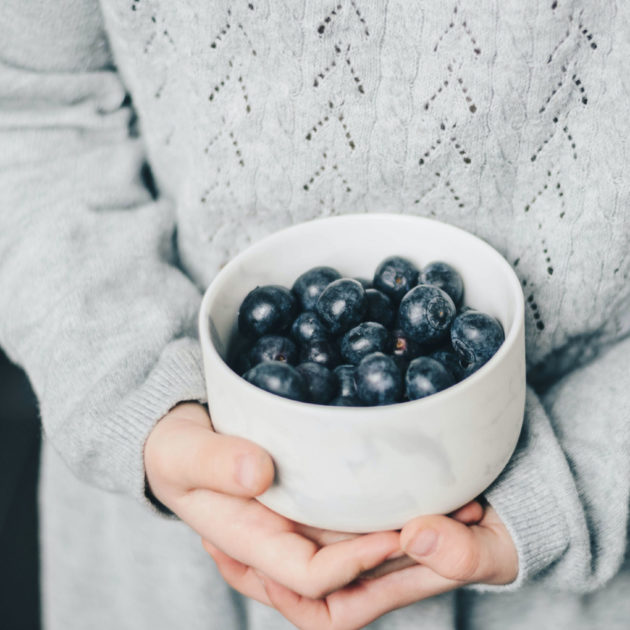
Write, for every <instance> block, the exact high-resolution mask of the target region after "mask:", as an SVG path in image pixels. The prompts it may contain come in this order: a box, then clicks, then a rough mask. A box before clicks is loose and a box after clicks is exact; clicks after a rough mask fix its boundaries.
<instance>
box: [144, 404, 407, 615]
mask: <svg viewBox="0 0 630 630" xmlns="http://www.w3.org/2000/svg"><path fill="white" fill-rule="evenodd" d="M144 462H145V470H146V474H147V480H148V483H149V486H150V488H151V491H152V492H153V494H154V495H155V497H156V498H157V499H158V500H159V501H161V502H162V503H163V504H164V505H165V506H167V507H168V508H169V509H171V510H172V511H173V512H174V513H175V514H177V515H178V516H179V517H180V518H181V519H182V520H183V521H184V522H185V523H187V524H188V525H189V526H190V527H192V528H193V529H194V530H195V531H196V532H197V533H198V534H199V535H200V536H201V537H202V539H203V541H204V546H205V547H206V549H207V550H208V551H211V552H212V553H213V554H214V552H216V553H219V554H221V558H223V559H225V561H226V562H232V563H235V565H237V566H238V567H239V585H238V586H236V588H237V589H238V590H240V591H241V592H243V593H245V594H247V595H249V596H250V597H254V598H256V599H259V600H260V601H263V602H264V603H266V604H271V602H270V600H269V598H268V597H267V595H266V593H265V590H264V588H263V586H262V584H261V582H260V581H259V579H258V577H257V575H256V572H260V573H263V574H265V575H268V576H269V577H270V579H273V580H274V583H278V584H283V585H285V586H287V587H289V588H290V589H291V591H290V592H292V593H299V594H300V595H305V596H308V597H311V598H315V599H317V598H322V597H325V596H326V595H327V594H328V593H330V592H332V591H335V590H337V589H340V588H342V587H344V586H345V585H346V584H348V583H350V582H352V581H353V580H354V579H356V578H357V576H359V575H360V574H361V573H363V572H364V571H367V570H369V569H371V568H373V567H375V566H377V565H379V564H381V563H382V562H383V561H384V560H385V559H386V558H387V557H389V556H390V555H391V554H392V553H394V552H397V551H398V550H399V549H400V545H399V534H398V532H379V533H375V534H368V535H364V536H358V537H353V538H352V539H349V540H341V541H339V542H334V543H333V544H329V545H326V546H321V545H320V544H318V543H317V542H315V541H314V540H311V539H310V538H309V537H307V536H306V535H304V534H302V533H301V529H300V526H299V525H298V524H297V523H294V522H293V521H290V520H288V519H286V518H284V517H282V516H280V515H278V514H276V513H275V512H272V511H271V510H269V509H268V508H266V507H265V506H264V505H262V504H261V503H259V502H258V501H256V500H255V499H253V498H252V497H255V496H257V495H259V494H261V493H262V492H264V491H265V490H266V489H267V488H268V487H269V485H270V484H271V483H272V481H273V476H274V467H273V462H272V460H271V457H270V456H269V455H268V454H267V453H266V452H265V451H264V450H263V449H261V448H260V447H258V446H257V445H255V444H253V443H252V442H249V441H247V440H244V439H241V438H236V437H230V436H224V435H219V434H217V433H215V432H214V431H213V430H212V426H211V423H210V417H209V416H208V413H207V411H206V409H205V407H204V406H203V405H200V404H196V403H187V404H181V405H178V406H177V407H175V408H174V409H173V410H171V412H169V413H168V414H167V415H166V416H165V417H164V418H163V419H162V420H160V422H158V424H157V425H156V427H155V428H154V429H153V431H152V432H151V434H150V435H149V438H148V440H147V443H146V447H145V453H144Z"/></svg>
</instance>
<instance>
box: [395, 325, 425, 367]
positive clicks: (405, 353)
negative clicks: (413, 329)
mask: <svg viewBox="0 0 630 630" xmlns="http://www.w3.org/2000/svg"><path fill="white" fill-rule="evenodd" d="M391 343H392V354H393V355H394V356H395V357H400V358H401V359H404V360H406V361H407V362H409V361H411V360H412V359H415V358H416V357H417V356H419V355H420V354H421V353H422V346H421V345H420V344H419V343H418V342H416V341H414V340H413V339H412V338H411V337H410V336H409V335H407V334H406V333H404V332H403V331H402V330H401V329H400V328H396V329H394V330H393V331H392V333H391Z"/></svg>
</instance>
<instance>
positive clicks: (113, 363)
mask: <svg viewBox="0 0 630 630" xmlns="http://www.w3.org/2000/svg"><path fill="white" fill-rule="evenodd" d="M0 25H1V28H0V30H2V32H3V37H2V38H1V40H0V144H1V146H2V151H1V152H0V345H2V346H3V347H4V348H5V350H6V351H7V354H8V355H9V357H10V358H11V359H12V360H13V361H14V362H15V363H17V364H19V365H20V366H22V367H23V368H24V369H25V371H26V372H27V374H28V376H29V378H30V379H31V382H32V385H33V388H34V390H35V392H36V394H37V397H38V401H39V405H40V413H41V418H42V423H43V429H44V432H45V434H46V436H47V438H48V439H49V440H50V442H51V443H52V444H53V446H54V447H55V448H56V449H57V450H58V452H59V453H60V454H61V456H62V457H63V458H64V460H65V461H66V463H67V464H68V466H69V467H70V468H71V469H72V471H73V472H74V473H75V474H76V475H77V476H78V477H79V478H81V479H83V480H85V481H86V482H88V483H91V484H94V485H96V486H98V487H100V488H104V489H107V490H111V491H115V492H121V493H126V494H128V495H131V496H135V497H136V498H138V499H139V500H141V501H146V497H145V494H144V491H145V487H144V486H145V479H144V466H143V446H144V442H145V440H146V438H147V436H148V434H149V432H150V430H151V429H152V427H153V426H154V424H155V423H156V422H157V420H158V419H159V418H160V417H161V416H163V415H164V414H165V413H166V412H167V411H168V410H169V409H171V408H172V407H173V406H174V405H175V404H177V403H178V402H180V401H183V400H204V398H205V386H204V381H203V373H202V366H201V359H200V350H199V347H198V341H197V338H196V337H197V335H196V315H197V309H198V307H199V302H200V293H199V290H198V289H197V288H196V287H195V286H194V285H193V283H192V282H191V281H190V279H189V278H188V277H187V276H186V275H185V274H184V273H183V272H182V271H181V270H180V269H179V268H178V265H177V252H176V247H175V228H176V224H175V218H174V217H175V212H174V208H173V204H172V203H171V202H170V201H169V200H168V199H165V198H162V197H161V196H160V195H159V194H157V193H154V194H152V193H151V186H147V184H146V182H147V177H146V173H147V170H148V167H147V166H146V163H145V155H144V150H143V147H142V144H141V140H140V139H139V138H138V137H135V136H134V134H133V133H131V132H130V129H132V125H131V122H132V119H133V111H132V109H131V105H130V99H129V97H128V95H127V94H126V90H125V88H124V87H123V85H122V83H121V80H120V78H119V76H118V74H117V73H116V71H115V68H114V65H113V60H112V58H111V55H110V52H109V49H108V46H107V40H106V38H105V35H104V32H103V27H102V22H101V18H100V13H99V7H98V4H97V3H96V2H95V1H92V0H90V1H86V0H63V1H60V2H54V3H46V2H39V1H36V2H29V3H24V2H17V1H16V0H6V2H2V3H0Z"/></svg>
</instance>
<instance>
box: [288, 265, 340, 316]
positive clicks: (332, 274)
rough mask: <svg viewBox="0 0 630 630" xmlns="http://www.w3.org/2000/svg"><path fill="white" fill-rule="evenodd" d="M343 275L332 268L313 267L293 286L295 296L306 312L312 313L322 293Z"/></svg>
mask: <svg viewBox="0 0 630 630" xmlns="http://www.w3.org/2000/svg"><path fill="white" fill-rule="evenodd" d="M339 278H341V274H340V273H339V272H338V271H337V270H335V269H333V268H332V267H313V268H312V269H309V270H308V271H306V272H304V273H303V274H302V275H301V276H300V277H299V278H298V279H297V280H296V281H295V283H294V284H293V289H292V291H293V294H294V295H295V297H296V298H297V299H298V302H299V303H300V304H301V306H302V310H304V311H312V310H313V309H314V308H315V304H317V300H318V299H319V296H320V295H321V294H322V291H323V290H324V289H325V288H326V287H327V286H328V285H329V284H330V283H331V282H332V281H333V280H338V279H339Z"/></svg>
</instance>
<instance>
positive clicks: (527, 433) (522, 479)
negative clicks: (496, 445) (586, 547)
mask: <svg viewBox="0 0 630 630" xmlns="http://www.w3.org/2000/svg"><path fill="white" fill-rule="evenodd" d="M552 450H557V451H558V452H554V453H550V451H552ZM549 456H551V457H552V461H555V462H565V458H564V455H563V453H562V452H561V451H560V449H559V447H558V446H557V443H556V441H555V437H554V436H553V434H552V431H551V427H550V425H549V422H548V419H547V416H546V413H545V411H544V409H543V407H542V405H541V404H540V402H539V400H538V397H537V396H536V394H535V393H534V392H533V391H532V390H531V389H529V388H528V392H527V401H526V407H525V420H524V423H523V430H522V432H521V436H520V438H519V442H518V445H517V447H516V451H515V453H514V455H513V457H512V459H511V460H510V462H509V463H508V465H507V466H506V468H505V470H504V471H503V472H502V473H501V475H500V476H499V478H498V479H497V480H496V481H495V482H494V483H493V484H492V486H490V488H488V490H486V492H485V493H484V496H485V498H486V499H487V501H488V503H489V504H490V505H491V506H492V507H493V508H494V509H495V511H496V512H497V514H498V516H499V518H500V519H501V521H502V522H503V524H504V525H505V527H506V528H507V530H508V532H509V533H510V535H511V537H512V540H513V541H514V544H515V546H516V550H517V552H518V562H519V570H518V575H517V577H516V579H515V580H514V581H513V582H511V583H510V584H505V585H488V584H472V585H470V586H468V587H467V588H468V589H470V590H474V591H477V592H502V591H515V590H517V589H518V588H519V587H521V586H522V585H523V583H524V582H526V581H527V580H529V579H530V578H532V577H533V576H535V575H538V574H539V573H541V572H542V571H544V570H545V568H546V567H548V566H549V565H551V564H552V563H553V562H554V561H556V560H557V559H558V558H559V557H560V556H561V555H562V554H563V553H564V552H565V551H566V549H567V547H568V545H569V535H570V532H569V527H568V524H567V521H566V518H565V515H564V513H563V510H562V509H561V503H560V502H559V501H558V499H557V493H558V492H562V491H563V490H562V487H561V485H562V484H561V483H557V484H556V483H555V480H556V479H558V477H556V476H555V475H554V474H553V473H552V474H550V472H551V471H549V470H548V468H546V467H545V466H543V465H542V463H543V462H542V460H543V459H545V460H549ZM556 472H558V473H560V474H559V477H560V478H562V477H563V474H562V472H564V471H556Z"/></svg>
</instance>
